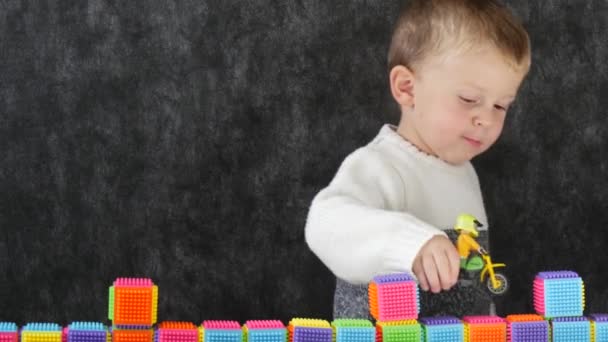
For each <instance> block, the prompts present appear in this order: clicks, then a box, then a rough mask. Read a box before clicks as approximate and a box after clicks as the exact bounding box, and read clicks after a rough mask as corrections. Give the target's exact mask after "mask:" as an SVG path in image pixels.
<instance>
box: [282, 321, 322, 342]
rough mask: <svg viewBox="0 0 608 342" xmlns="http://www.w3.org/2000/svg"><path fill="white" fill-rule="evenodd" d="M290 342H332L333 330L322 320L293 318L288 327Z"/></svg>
mask: <svg viewBox="0 0 608 342" xmlns="http://www.w3.org/2000/svg"><path fill="white" fill-rule="evenodd" d="M287 331H288V333H289V341H290V342H332V340H333V329H332V328H331V325H330V324H329V322H328V321H326V320H322V319H309V318H293V319H292V320H291V321H289V325H288V326H287Z"/></svg>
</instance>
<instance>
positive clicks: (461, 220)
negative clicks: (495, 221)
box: [454, 214, 483, 237]
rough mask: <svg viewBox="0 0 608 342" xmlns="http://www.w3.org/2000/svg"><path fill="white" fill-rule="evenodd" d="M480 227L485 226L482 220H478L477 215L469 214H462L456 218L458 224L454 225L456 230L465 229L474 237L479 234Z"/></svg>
mask: <svg viewBox="0 0 608 342" xmlns="http://www.w3.org/2000/svg"><path fill="white" fill-rule="evenodd" d="M478 227H483V224H481V222H479V221H477V219H476V218H475V216H473V215H469V214H460V215H458V218H457V219H456V225H455V226H454V230H455V231H457V232H460V231H463V230H464V231H465V232H469V233H470V234H471V235H473V237H477V236H479V232H478V231H477V228H478Z"/></svg>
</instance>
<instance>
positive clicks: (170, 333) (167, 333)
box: [154, 321, 199, 342]
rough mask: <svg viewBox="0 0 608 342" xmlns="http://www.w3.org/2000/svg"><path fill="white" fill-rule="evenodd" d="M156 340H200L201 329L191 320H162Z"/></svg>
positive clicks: (169, 341) (197, 341) (186, 341)
mask: <svg viewBox="0 0 608 342" xmlns="http://www.w3.org/2000/svg"><path fill="white" fill-rule="evenodd" d="M154 342H199V329H198V328H197V327H196V326H195V325H194V324H193V323H191V322H170V321H169V322H162V323H160V324H159V325H158V327H157V329H156V332H155V334H154Z"/></svg>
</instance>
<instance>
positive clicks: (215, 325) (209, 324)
mask: <svg viewBox="0 0 608 342" xmlns="http://www.w3.org/2000/svg"><path fill="white" fill-rule="evenodd" d="M203 327H204V328H205V330H206V329H226V330H231V329H241V325H240V324H239V322H237V321H204V322H203Z"/></svg>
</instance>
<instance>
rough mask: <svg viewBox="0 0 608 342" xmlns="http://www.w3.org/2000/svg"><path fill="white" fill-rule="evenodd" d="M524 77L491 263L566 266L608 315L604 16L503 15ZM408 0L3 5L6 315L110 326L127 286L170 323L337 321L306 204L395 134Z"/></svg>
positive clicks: (1, 314) (573, 5)
mask: <svg viewBox="0 0 608 342" xmlns="http://www.w3.org/2000/svg"><path fill="white" fill-rule="evenodd" d="M509 5H510V6H511V7H512V8H513V9H514V10H515V11H516V13H517V14H518V15H519V16H520V17H521V18H522V19H523V21H524V22H525V24H526V26H527V27H528V29H529V31H530V34H531V37H532V42H533V49H534V52H533V60H534V65H533V67H532V70H531V72H530V75H529V78H528V79H527V81H526V83H525V85H524V86H523V88H522V90H521V94H520V95H521V96H520V97H519V100H518V102H517V103H516V105H515V107H514V108H513V110H512V111H511V113H510V114H509V118H508V122H507V125H506V129H505V133H504V135H503V137H502V138H501V140H500V141H499V142H498V144H497V145H496V146H495V147H494V148H493V149H491V150H490V152H488V153H487V154H486V155H484V156H482V157H480V158H478V159H477V160H475V165H476V166H477V168H478V173H479V176H480V180H481V182H482V186H483V191H484V195H485V199H486V203H487V208H488V214H489V218H490V224H491V225H492V227H493V235H492V238H491V247H492V250H493V254H494V259H495V260H496V261H504V262H506V263H507V264H508V273H509V275H510V277H511V280H512V290H511V291H510V292H509V294H508V296H507V297H506V300H504V301H502V302H501V303H499V314H503V315H504V314H508V313H521V312H531V311H532V307H531V282H532V278H533V276H534V275H535V274H536V273H537V272H539V271H544V270H556V269H570V270H574V271H576V272H578V273H579V274H580V275H581V277H582V278H583V280H584V281H585V284H586V295H587V312H598V311H608V287H606V283H607V281H608V253H606V241H607V240H608V233H607V229H606V227H607V224H608V210H607V209H608V177H606V173H607V170H606V168H607V166H608V162H607V161H606V157H607V156H608V155H607V148H608V121H607V120H606V107H607V106H608V100H606V97H605V95H606V94H607V93H608V68H607V65H606V62H605V61H606V59H607V58H606V57H607V56H608V50H607V48H608V43H607V39H606V37H607V36H608V27H607V26H608V1H606V0H595V1H582V0H577V1H573V0H570V1H566V0H554V1H546V0H544V1H525V0H521V1H510V2H509ZM398 8H399V3H398V1H364V0H334V1H326V0H289V1H271V0H255V1H249V0H247V1H245V0H240V1H237V0H221V1H220V0H215V1H171V0H147V1H115V0H89V1H84V0H62V1H57V0H54V1H53V0H49V1H17V0H14V1H10V0H2V1H0V92H1V93H0V231H1V237H0V320H8V321H14V322H17V323H18V324H23V323H26V322H33V321H51V322H57V323H60V324H66V323H69V322H71V321H76V320H93V321H105V317H106V316H107V300H108V299H107V288H108V286H110V285H111V283H112V281H113V280H114V279H115V278H117V277H119V276H129V277H131V276H143V277H150V278H152V279H153V280H154V281H155V283H156V284H157V285H158V286H159V289H160V300H159V320H161V321H162V320H186V321H192V322H196V323H199V322H200V321H201V320H203V319H234V320H238V321H240V322H244V321H245V320H247V319H265V318H276V319H281V320H283V321H284V322H285V323H287V322H288V321H289V319H291V318H293V317H311V318H323V319H330V318H331V304H332V294H333V284H334V281H333V278H332V276H331V274H330V273H329V272H328V271H327V269H325V268H324V266H323V265H322V264H321V263H320V262H319V261H318V260H317V259H316V257H315V256H314V255H313V254H312V253H311V252H309V251H308V249H307V246H306V244H305V242H304V239H303V227H304V221H305V217H306V213H307V208H308V205H309V203H310V201H311V199H312V197H313V196H314V194H315V193H316V192H317V191H318V190H320V189H321V188H322V187H323V186H325V185H326V184H327V183H328V182H329V181H330V179H331V178H332V176H333V174H334V172H335V171H336V169H337V167H338V165H339V163H340V162H341V160H342V159H343V158H344V157H345V156H346V155H347V154H348V153H349V152H351V151H352V150H354V149H355V148H357V147H358V146H360V145H362V144H365V143H366V142H367V141H368V140H369V139H371V138H372V137H373V136H374V135H375V134H376V133H377V131H378V129H379V128H380V126H381V125H382V123H384V122H391V123H396V122H397V117H398V113H397V108H396V106H395V105H394V104H393V102H392V100H391V98H390V96H389V92H388V86H387V73H386V64H385V59H386V50H387V46H388V42H389V36H390V31H391V27H392V23H393V22H394V20H395V17H396V12H397V9H398Z"/></svg>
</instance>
